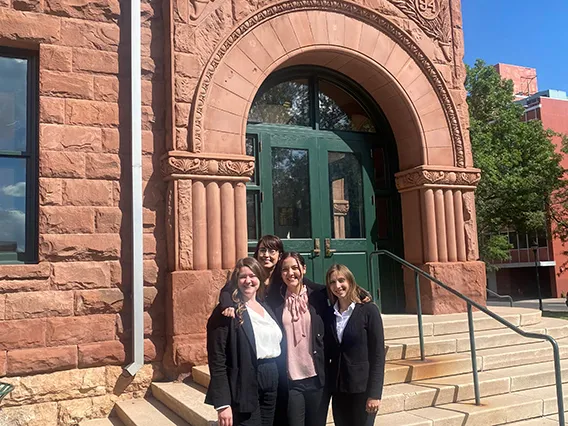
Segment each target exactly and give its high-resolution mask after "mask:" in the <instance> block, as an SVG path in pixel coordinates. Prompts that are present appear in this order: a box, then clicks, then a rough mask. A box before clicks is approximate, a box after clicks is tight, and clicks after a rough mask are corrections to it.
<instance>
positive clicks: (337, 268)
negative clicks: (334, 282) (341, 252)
mask: <svg viewBox="0 0 568 426" xmlns="http://www.w3.org/2000/svg"><path fill="white" fill-rule="evenodd" d="M334 272H337V273H338V274H341V275H343V276H344V277H345V278H346V279H347V281H349V290H347V298H348V299H349V300H350V301H351V302H355V303H361V299H360V298H359V294H361V287H359V286H358V285H357V282H356V281H355V276H354V275H353V272H351V270H350V269H349V268H348V267H347V266H345V265H339V264H335V265H331V266H330V267H329V269H328V270H327V274H325V288H326V289H327V295H328V297H329V300H330V301H331V303H332V304H335V302H337V297H336V296H335V294H333V292H332V291H331V288H330V286H331V275H332V274H333V273H334Z"/></svg>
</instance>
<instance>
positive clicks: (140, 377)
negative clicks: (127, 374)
mask: <svg viewBox="0 0 568 426" xmlns="http://www.w3.org/2000/svg"><path fill="white" fill-rule="evenodd" d="M105 370H106V385H107V391H108V392H112V391H113V390H114V389H115V388H116V386H117V382H118V381H120V380H121V379H122V378H123V377H121V376H123V374H122V373H123V371H122V368H121V367H115V366H112V365H109V366H107V367H106V368H105ZM163 377H164V375H163V374H162V371H161V369H160V367H159V365H153V364H145V365H144V366H143V367H142V368H141V369H140V370H138V373H136V376H135V377H133V378H131V379H129V380H130V383H128V385H127V386H122V387H121V389H122V392H124V393H136V392H140V391H142V392H145V391H146V390H147V389H148V388H149V387H150V385H151V384H152V381H158V380H162V379H163Z"/></svg>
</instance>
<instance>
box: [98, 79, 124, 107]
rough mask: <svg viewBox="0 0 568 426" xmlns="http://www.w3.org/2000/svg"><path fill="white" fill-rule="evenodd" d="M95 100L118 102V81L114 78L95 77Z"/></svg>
mask: <svg viewBox="0 0 568 426" xmlns="http://www.w3.org/2000/svg"><path fill="white" fill-rule="evenodd" d="M94 87H95V100H96V101H103V102H118V91H119V81H118V77H115V76H99V75H97V76H95V85H94Z"/></svg>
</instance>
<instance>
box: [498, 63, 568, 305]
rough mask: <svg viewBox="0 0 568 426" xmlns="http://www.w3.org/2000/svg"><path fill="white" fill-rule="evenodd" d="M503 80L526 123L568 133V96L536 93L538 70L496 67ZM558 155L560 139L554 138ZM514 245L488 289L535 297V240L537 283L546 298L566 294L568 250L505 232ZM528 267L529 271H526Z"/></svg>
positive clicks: (542, 239)
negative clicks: (511, 87) (510, 82)
mask: <svg viewBox="0 0 568 426" xmlns="http://www.w3.org/2000/svg"><path fill="white" fill-rule="evenodd" d="M495 68H496V69H497V71H498V72H499V74H500V75H501V77H502V78H505V79H510V80H513V84H514V87H515V96H516V98H517V102H518V103H520V104H522V105H523V106H524V107H525V116H524V118H525V120H540V121H542V125H543V127H544V128H545V129H551V130H553V131H555V132H557V133H562V134H568V97H567V95H566V92H564V91H560V90H541V91H539V90H538V83H537V70H536V69H534V68H526V67H521V66H516V65H507V64H497V65H495ZM553 142H554V143H555V144H556V146H557V151H558V152H559V153H561V151H560V148H561V140H560V138H559V137H555V138H553ZM562 155H563V158H562V167H564V168H565V169H568V158H567V157H566V155H565V154H563V153H562ZM508 236H509V242H510V243H511V244H512V245H513V247H514V248H513V250H511V260H510V261H509V262H508V263H505V264H501V265H498V266H499V268H500V270H499V271H497V273H490V274H489V276H488V281H489V287H490V288H491V289H494V290H496V291H498V292H499V293H501V294H511V295H513V296H515V297H535V296H536V292H537V290H536V272H535V250H534V247H535V241H537V242H538V254H539V259H538V260H539V268H540V274H539V275H540V282H541V287H542V290H543V294H544V295H545V296H551V297H560V296H561V295H562V294H568V271H566V268H567V266H568V256H566V254H565V252H566V251H567V249H568V247H566V245H565V244H563V243H562V242H561V241H560V240H558V239H557V238H553V239H550V238H549V236H546V235H521V234H518V233H516V232H514V230H511V232H509V233H508ZM527 268H528V269H527Z"/></svg>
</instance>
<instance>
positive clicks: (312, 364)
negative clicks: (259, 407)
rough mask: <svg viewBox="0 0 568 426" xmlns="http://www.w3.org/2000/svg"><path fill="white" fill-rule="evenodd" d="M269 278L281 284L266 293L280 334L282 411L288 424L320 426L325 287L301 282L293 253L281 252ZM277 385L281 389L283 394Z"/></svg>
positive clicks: (301, 266) (302, 268) (301, 265)
mask: <svg viewBox="0 0 568 426" xmlns="http://www.w3.org/2000/svg"><path fill="white" fill-rule="evenodd" d="M274 274H275V275H276V274H278V275H276V276H278V277H280V278H281V280H282V281H281V283H280V285H276V282H275V283H274V284H272V286H271V288H270V291H269V293H271V294H272V296H273V297H271V299H270V300H271V301H272V303H273V304H277V306H275V307H274V313H275V315H276V319H277V320H278V321H279V322H280V324H281V326H282V328H283V330H284V337H285V338H284V340H283V342H284V345H283V349H284V350H285V352H284V354H283V355H284V356H285V360H284V362H282V363H280V365H279V366H280V368H281V370H280V381H281V391H280V394H281V395H282V397H283V398H282V399H284V402H285V404H286V407H287V414H288V424H289V425H291V426H323V425H325V423H326V418H327V407H328V401H329V400H328V399H327V397H326V396H325V395H324V384H325V365H324V360H325V357H324V347H323V344H324V339H323V337H324V323H323V315H324V314H325V311H326V309H327V306H328V303H327V295H326V293H325V287H324V286H323V285H321V284H316V283H314V282H312V281H310V280H309V279H308V278H306V277H305V274H306V263H305V261H304V258H303V257H302V256H301V255H300V254H299V253H295V252H289V253H284V254H283V255H282V258H281V259H280V262H279V263H278V266H277V271H276V272H275V273H274ZM282 384H284V387H285V388H286V389H285V390H284V391H283V392H282V387H283V386H282ZM286 396H287V401H285V399H286ZM282 399H281V400H282Z"/></svg>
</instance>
